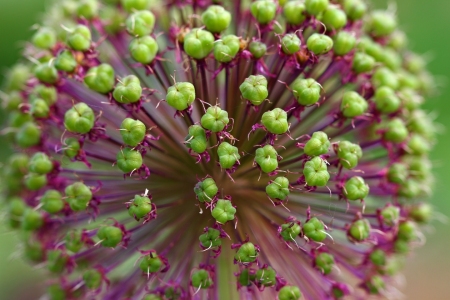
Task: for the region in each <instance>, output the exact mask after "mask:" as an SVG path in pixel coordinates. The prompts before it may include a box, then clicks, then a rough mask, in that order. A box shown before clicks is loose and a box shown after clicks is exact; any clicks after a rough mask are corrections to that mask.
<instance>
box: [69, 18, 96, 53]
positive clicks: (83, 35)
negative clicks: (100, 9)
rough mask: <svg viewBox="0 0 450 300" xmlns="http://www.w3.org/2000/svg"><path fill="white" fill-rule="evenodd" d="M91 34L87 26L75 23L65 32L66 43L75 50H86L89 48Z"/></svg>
mask: <svg viewBox="0 0 450 300" xmlns="http://www.w3.org/2000/svg"><path fill="white" fill-rule="evenodd" d="M91 41H92V35H91V31H90V30H89V28H88V27H87V26H84V25H77V27H75V29H74V30H73V31H72V32H70V33H68V34H67V45H68V46H69V47H70V48H72V49H73V50H76V51H83V52H84V51H87V50H89V48H91Z"/></svg>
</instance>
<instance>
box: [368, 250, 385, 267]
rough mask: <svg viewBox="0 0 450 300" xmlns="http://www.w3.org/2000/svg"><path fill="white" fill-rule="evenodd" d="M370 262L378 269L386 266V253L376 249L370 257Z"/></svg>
mask: <svg viewBox="0 0 450 300" xmlns="http://www.w3.org/2000/svg"><path fill="white" fill-rule="evenodd" d="M369 258H370V261H371V262H372V263H373V264H374V265H375V266H378V267H382V266H384V265H386V252H384V251H383V250H381V249H375V250H374V251H372V253H370V255H369Z"/></svg>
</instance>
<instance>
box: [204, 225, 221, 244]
mask: <svg viewBox="0 0 450 300" xmlns="http://www.w3.org/2000/svg"><path fill="white" fill-rule="evenodd" d="M199 240H200V243H201V244H202V246H203V247H204V248H214V247H219V246H221V245H222V241H221V240H220V231H219V230H217V229H213V228H208V232H205V233H204V234H202V235H200V237H199Z"/></svg>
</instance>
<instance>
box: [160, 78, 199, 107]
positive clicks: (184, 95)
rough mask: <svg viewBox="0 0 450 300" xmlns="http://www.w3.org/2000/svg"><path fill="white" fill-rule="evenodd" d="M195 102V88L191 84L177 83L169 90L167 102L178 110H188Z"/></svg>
mask: <svg viewBox="0 0 450 300" xmlns="http://www.w3.org/2000/svg"><path fill="white" fill-rule="evenodd" d="M194 100H195V88H194V85H193V84H192V83H190V82H177V83H175V84H174V85H172V86H171V87H169V89H168V90H167V95H166V101H167V103H168V104H169V105H170V106H172V107H173V108H175V109H176V110H185V109H187V108H188V107H189V106H190V105H191V104H192V102H194Z"/></svg>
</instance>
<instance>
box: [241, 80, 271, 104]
mask: <svg viewBox="0 0 450 300" xmlns="http://www.w3.org/2000/svg"><path fill="white" fill-rule="evenodd" d="M239 90H240V91H241V93H242V97H244V99H246V100H248V101H250V102H251V103H252V104H253V105H260V104H261V103H262V102H263V101H264V100H265V99H266V98H267V96H268V95H269V91H268V90H267V79H266V77H264V76H263V75H256V76H255V75H250V76H249V77H247V78H246V79H245V80H244V82H243V83H242V84H241V85H240V86H239Z"/></svg>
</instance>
